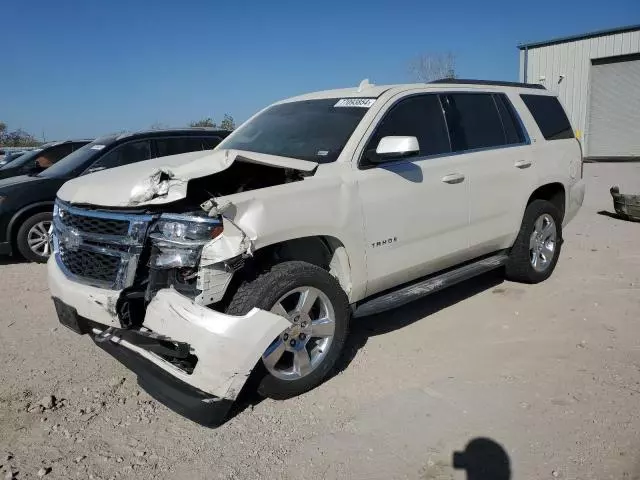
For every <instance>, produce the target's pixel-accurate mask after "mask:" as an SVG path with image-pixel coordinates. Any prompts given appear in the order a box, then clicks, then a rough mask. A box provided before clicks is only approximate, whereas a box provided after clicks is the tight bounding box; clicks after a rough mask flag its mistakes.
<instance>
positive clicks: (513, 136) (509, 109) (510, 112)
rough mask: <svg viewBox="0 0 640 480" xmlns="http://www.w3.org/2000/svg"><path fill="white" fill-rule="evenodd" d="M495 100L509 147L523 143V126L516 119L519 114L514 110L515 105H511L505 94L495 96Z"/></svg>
mask: <svg viewBox="0 0 640 480" xmlns="http://www.w3.org/2000/svg"><path fill="white" fill-rule="evenodd" d="M493 99H494V100H495V102H496V106H497V107H498V111H499V112H500V118H501V119H502V126H503V127H504V135H505V137H506V143H507V145H513V144H515V143H523V142H524V132H523V131H522V125H521V124H520V122H519V121H518V118H517V117H516V115H517V113H516V112H515V110H514V109H513V105H511V102H510V101H509V99H508V98H507V96H506V95H505V94H503V93H498V94H495V95H494V96H493Z"/></svg>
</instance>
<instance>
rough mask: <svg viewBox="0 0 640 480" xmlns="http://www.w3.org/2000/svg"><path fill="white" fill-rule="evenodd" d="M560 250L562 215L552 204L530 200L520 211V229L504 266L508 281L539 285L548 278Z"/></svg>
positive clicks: (554, 266) (553, 268)
mask: <svg viewBox="0 0 640 480" xmlns="http://www.w3.org/2000/svg"><path fill="white" fill-rule="evenodd" d="M561 248H562V216H561V214H560V212H559V211H558V209H557V208H556V206H555V205H553V204H552V203H551V202H548V201H546V200H534V201H533V202H531V203H530V204H529V205H527V208H526V210H525V212H524V218H523V219H522V226H521V227H520V232H519V233H518V236H517V238H516V241H515V243H514V244H513V247H511V252H510V253H509V260H508V261H507V264H506V266H505V271H506V277H507V279H509V280H513V281H516V282H522V283H539V282H542V281H544V280H546V279H547V278H549V277H550V276H551V274H552V273H553V271H554V270H555V268H556V264H557V263H558V258H559V257H560V250H561Z"/></svg>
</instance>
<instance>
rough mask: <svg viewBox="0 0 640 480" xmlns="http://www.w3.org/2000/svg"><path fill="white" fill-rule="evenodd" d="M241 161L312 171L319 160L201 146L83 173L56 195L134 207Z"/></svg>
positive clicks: (181, 192) (180, 193) (169, 198)
mask: <svg viewBox="0 0 640 480" xmlns="http://www.w3.org/2000/svg"><path fill="white" fill-rule="evenodd" d="M236 161H242V162H249V163H258V164H261V165H270V166H275V167H284V168H292V169H294V170H300V171H303V172H311V171H313V170H314V169H315V168H316V167H317V166H318V164H317V163H316V162H310V161H307V160H298V159H295V158H288V157H279V156H275V155H267V154H264V153H255V152H246V151H243V150H223V149H221V150H213V151H212V150H204V151H198V152H190V153H183V154H180V155H171V156H168V157H160V158H154V159H152V160H147V161H144V162H138V163H133V164H131V165H126V166H123V167H118V168H113V169H109V170H103V171H101V172H96V173H92V174H89V175H84V176H81V177H78V178H76V179H73V180H70V181H69V182H67V183H65V184H64V185H63V186H62V188H60V190H58V198H60V199H61V200H63V201H65V202H69V203H75V204H90V205H97V206H105V207H136V206H142V205H158V204H163V203H170V202H175V201H176V200H180V199H182V198H185V196H186V194H187V184H188V182H189V180H192V179H194V178H201V177H206V176H208V175H213V174H215V173H218V172H221V171H223V170H226V169H227V168H229V167H230V166H231V164H232V163H233V162H236Z"/></svg>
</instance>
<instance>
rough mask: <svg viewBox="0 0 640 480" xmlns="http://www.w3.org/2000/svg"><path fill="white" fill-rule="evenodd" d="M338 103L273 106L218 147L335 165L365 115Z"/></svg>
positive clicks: (359, 109) (363, 111)
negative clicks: (333, 163)
mask: <svg viewBox="0 0 640 480" xmlns="http://www.w3.org/2000/svg"><path fill="white" fill-rule="evenodd" d="M368 100H370V101H375V99H368ZM339 101H340V99H339V98H329V99H322V100H305V101H297V102H286V103H281V104H279V105H274V106H272V107H270V108H268V109H267V110H265V111H264V112H262V113H260V114H259V115H257V116H256V117H254V118H253V119H251V120H250V121H249V122H247V123H245V124H244V125H243V126H242V127H240V128H239V129H238V130H236V131H234V132H233V134H232V135H231V136H230V137H228V138H226V139H225V140H224V141H223V142H222V144H221V147H222V148H233V149H238V150H247V151H249V152H257V153H267V154H271V155H279V156H282V157H291V158H299V159H301V160H311V161H313V162H318V163H329V162H334V161H335V160H336V159H337V158H338V156H339V155H340V153H341V152H342V149H343V148H344V146H345V144H346V143H347V140H349V137H350V136H351V134H352V133H353V131H354V130H355V128H356V126H357V125H358V124H359V123H360V120H362V117H363V116H364V114H365V113H367V108H363V107H358V106H343V105H344V102H343V103H342V104H339ZM336 105H337V106H336Z"/></svg>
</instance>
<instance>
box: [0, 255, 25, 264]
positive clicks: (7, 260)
mask: <svg viewBox="0 0 640 480" xmlns="http://www.w3.org/2000/svg"><path fill="white" fill-rule="evenodd" d="M18 263H29V262H27V261H26V260H25V259H24V258H22V257H19V256H18V255H2V256H0V266H2V265H15V264H18Z"/></svg>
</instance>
